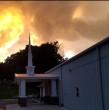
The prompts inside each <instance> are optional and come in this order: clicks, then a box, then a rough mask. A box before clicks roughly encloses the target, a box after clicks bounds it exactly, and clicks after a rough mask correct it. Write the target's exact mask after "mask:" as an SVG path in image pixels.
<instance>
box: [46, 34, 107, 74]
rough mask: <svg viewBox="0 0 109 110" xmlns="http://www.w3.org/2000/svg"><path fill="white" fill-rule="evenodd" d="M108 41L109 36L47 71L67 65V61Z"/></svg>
mask: <svg viewBox="0 0 109 110" xmlns="http://www.w3.org/2000/svg"><path fill="white" fill-rule="evenodd" d="M107 42H109V36H108V37H106V38H105V39H103V40H101V41H99V42H98V43H96V44H94V45H92V46H91V47H89V48H87V49H85V50H83V51H82V52H80V53H78V54H77V55H75V56H73V57H72V58H70V59H68V60H66V61H65V62H63V63H61V64H59V65H57V66H55V67H53V68H51V69H50V70H48V71H46V72H45V73H48V72H51V71H52V70H54V69H56V68H59V67H61V66H63V65H65V64H66V63H68V62H70V61H72V60H75V59H76V58H78V57H80V56H82V55H84V54H86V53H87V52H89V51H91V50H93V49H94V48H96V47H99V46H100V45H101V44H104V43H107Z"/></svg>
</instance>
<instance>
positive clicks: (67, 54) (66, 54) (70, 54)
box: [64, 51, 74, 59]
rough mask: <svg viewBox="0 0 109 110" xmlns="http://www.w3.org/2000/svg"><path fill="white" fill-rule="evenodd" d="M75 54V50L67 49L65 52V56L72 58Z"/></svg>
mask: <svg viewBox="0 0 109 110" xmlns="http://www.w3.org/2000/svg"><path fill="white" fill-rule="evenodd" d="M73 56H74V53H73V51H66V52H65V53H64V58H68V59H69V58H71V57H73Z"/></svg>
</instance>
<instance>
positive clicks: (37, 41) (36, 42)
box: [30, 31, 42, 45]
mask: <svg viewBox="0 0 109 110" xmlns="http://www.w3.org/2000/svg"><path fill="white" fill-rule="evenodd" d="M30 34H31V43H32V45H40V44H41V42H42V41H41V39H39V37H38V35H37V34H36V33H35V32H33V31H31V32H30Z"/></svg>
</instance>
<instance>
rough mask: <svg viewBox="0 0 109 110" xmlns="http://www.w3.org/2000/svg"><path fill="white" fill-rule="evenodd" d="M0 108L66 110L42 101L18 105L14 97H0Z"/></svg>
mask: <svg viewBox="0 0 109 110" xmlns="http://www.w3.org/2000/svg"><path fill="white" fill-rule="evenodd" d="M0 110H68V109H67V108H64V107H61V106H56V105H46V104H44V103H27V107H20V106H19V105H18V101H17V100H16V99H0Z"/></svg>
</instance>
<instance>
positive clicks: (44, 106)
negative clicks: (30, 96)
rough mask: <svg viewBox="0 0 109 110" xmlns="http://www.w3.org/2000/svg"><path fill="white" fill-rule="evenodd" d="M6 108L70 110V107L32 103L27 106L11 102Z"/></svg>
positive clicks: (7, 109)
mask: <svg viewBox="0 0 109 110" xmlns="http://www.w3.org/2000/svg"><path fill="white" fill-rule="evenodd" d="M6 110H68V109H66V108H64V107H60V106H54V105H32V106H27V107H20V106H19V105H18V104H11V105H7V106H6Z"/></svg>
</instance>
